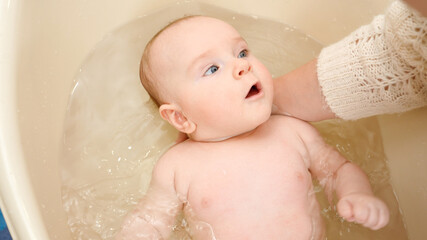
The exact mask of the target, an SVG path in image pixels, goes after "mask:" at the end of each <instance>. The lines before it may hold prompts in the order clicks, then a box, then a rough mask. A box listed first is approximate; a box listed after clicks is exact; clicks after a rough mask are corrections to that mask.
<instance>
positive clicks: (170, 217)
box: [116, 156, 182, 240]
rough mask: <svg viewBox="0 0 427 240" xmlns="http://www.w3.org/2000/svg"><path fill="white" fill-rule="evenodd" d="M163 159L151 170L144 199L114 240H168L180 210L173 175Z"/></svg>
mask: <svg viewBox="0 0 427 240" xmlns="http://www.w3.org/2000/svg"><path fill="white" fill-rule="evenodd" d="M167 162H169V161H167V160H166V159H165V156H163V157H162V158H161V159H160V160H159V161H158V162H157V164H156V166H155V168H154V170H153V176H152V179H151V183H150V187H149V189H148V191H147V194H146V195H145V197H144V198H143V199H142V200H141V202H140V203H139V204H138V205H137V206H136V208H135V210H134V211H133V212H132V213H130V214H129V215H128V216H127V217H126V219H125V220H124V222H123V224H122V229H121V231H120V232H119V234H118V235H117V236H116V239H117V240H140V239H144V240H145V239H156V240H158V239H167V237H168V236H169V234H170V233H171V232H172V228H173V226H174V224H175V217H176V215H177V214H178V212H179V211H180V210H181V208H182V202H180V201H179V199H178V197H177V194H176V192H175V187H174V171H173V168H172V167H171V166H170V164H168V163H167Z"/></svg>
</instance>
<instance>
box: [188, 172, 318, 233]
mask: <svg viewBox="0 0 427 240" xmlns="http://www.w3.org/2000/svg"><path fill="white" fill-rule="evenodd" d="M301 178H303V181H300V180H301ZM262 179H270V180H271V179H274V178H272V177H271V176H270V178H265V177H260V180H259V181H257V180H256V176H253V177H252V179H251V180H248V181H246V182H241V183H240V187H236V186H233V184H234V183H233V182H229V184H228V185H221V184H220V181H218V182H217V184H216V185H213V186H210V187H208V188H203V189H210V190H209V191H206V192H204V191H203V190H202V189H197V188H196V189H193V190H194V191H193V192H191V191H190V194H189V199H188V200H189V203H188V205H187V206H186V210H185V215H186V218H187V221H188V223H189V225H190V229H191V234H192V236H193V239H218V240H227V239H233V240H239V239H248V240H249V239H257V240H258V239H271V240H274V239H278V240H283V239H292V240H312V239H321V238H322V237H321V236H322V235H323V231H324V228H323V224H322V220H321V217H320V211H319V205H318V203H317V201H316V198H315V194H314V192H313V191H312V185H311V178H307V179H306V177H301V176H299V175H298V174H296V177H295V179H296V180H297V181H293V180H292V179H287V180H288V182H283V181H271V182H264V181H263V180H262Z"/></svg>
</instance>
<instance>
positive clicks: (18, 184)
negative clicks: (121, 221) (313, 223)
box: [0, 0, 427, 240]
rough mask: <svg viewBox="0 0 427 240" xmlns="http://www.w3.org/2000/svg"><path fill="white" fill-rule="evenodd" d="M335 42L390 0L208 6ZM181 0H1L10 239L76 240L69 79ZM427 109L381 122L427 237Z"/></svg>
mask: <svg viewBox="0 0 427 240" xmlns="http://www.w3.org/2000/svg"><path fill="white" fill-rule="evenodd" d="M203 2H206V3H209V4H212V5H219V6H221V7H224V8H228V9H233V10H235V11H236V10H237V11H238V12H242V13H247V14H251V15H256V16H261V17H265V18H269V19H273V20H277V21H281V22H284V23H287V24H289V25H291V26H295V27H296V28H298V29H300V30H301V31H302V32H305V33H307V34H309V35H310V36H312V37H313V38H315V39H317V40H318V41H320V42H321V43H323V44H325V45H328V44H331V43H333V42H335V41H337V40H339V39H341V38H342V37H344V36H345V35H346V34H348V33H350V32H351V31H352V30H354V29H356V28H357V27H358V26H360V25H362V24H366V23H369V22H370V20H371V19H372V17H373V16H375V15H377V14H379V13H381V12H383V11H384V9H385V8H386V6H387V5H388V4H389V3H390V1H389V0H375V1H372V0H358V1H356V0H323V1H318V0H304V1H302V0H287V1H277V0H264V1H262V3H261V2H260V1H255V0H245V1H237V0H235V1H229V0H205V1H203ZM171 4H176V1H175V0H173V1H172V0H157V1H140V0H127V1H126V4H124V3H123V1H113V0H91V1H88V0H75V1H56V0H44V1H27V0H16V1H11V0H7V1H6V0H1V1H0V43H1V44H0V83H1V85H0V176H1V179H0V191H1V198H0V207H1V209H2V211H3V214H4V216H5V218H6V221H7V223H8V226H9V230H10V232H11V234H12V236H13V239H21V240H27V239H37V240H46V239H61V240H66V239H71V234H70V232H69V229H68V226H67V224H66V215H65V212H64V210H63V208H62V204H61V190H60V187H61V186H60V175H59V165H58V156H60V148H61V139H62V134H63V132H62V130H63V123H64V117H65V112H66V106H67V101H68V97H69V94H70V91H71V87H72V81H73V77H74V75H75V74H76V72H77V71H78V69H79V65H80V64H81V62H82V60H83V59H84V58H85V56H86V55H87V54H88V53H89V52H90V50H91V49H92V48H93V46H94V45H95V44H96V43H97V42H99V41H100V40H101V39H102V38H103V36H104V35H105V34H107V33H108V32H111V31H112V30H113V29H115V28H117V27H118V26H120V25H123V24H125V23H127V22H129V21H131V20H134V19H135V18H137V17H139V16H142V15H143V14H147V13H150V12H152V11H154V10H156V9H159V8H162V7H163V6H165V5H171ZM426 120H427V108H422V109H418V110H414V111H411V112H408V113H404V114H398V115H384V116H379V117H378V121H379V123H380V129H381V133H382V137H383V143H384V151H385V153H386V155H387V158H388V165H389V168H390V173H391V181H392V185H393V187H394V189H395V192H396V195H397V198H398V200H399V203H400V207H401V209H402V213H403V216H404V221H405V224H406V227H407V232H408V236H409V238H410V239H412V240H417V239H419V240H421V239H426V237H427V228H426V227H425V223H426V222H427V174H425V172H426V170H427V134H426V133H427V125H426V124H425V123H426Z"/></svg>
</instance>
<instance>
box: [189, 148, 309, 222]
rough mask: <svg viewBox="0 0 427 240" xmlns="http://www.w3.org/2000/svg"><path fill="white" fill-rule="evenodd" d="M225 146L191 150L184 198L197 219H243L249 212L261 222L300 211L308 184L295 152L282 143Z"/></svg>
mask: <svg viewBox="0 0 427 240" xmlns="http://www.w3.org/2000/svg"><path fill="white" fill-rule="evenodd" d="M227 147H228V146H227ZM227 147H225V148H224V149H222V148H218V149H214V150H215V151H212V152H211V151H207V150H205V151H200V152H197V151H195V152H194V155H193V157H194V159H196V160H194V161H192V163H193V166H191V167H188V168H187V170H186V177H187V179H186V182H187V184H188V186H187V188H186V189H187V193H186V196H187V198H188V202H189V204H190V205H191V208H192V210H193V211H194V213H196V215H198V216H199V217H200V218H202V219H206V220H208V219H215V218H222V219H224V217H226V216H228V217H229V218H230V220H231V219H233V221H241V219H238V218H240V217H242V216H246V215H247V214H248V209H250V211H251V215H255V216H257V217H260V218H263V219H265V216H269V217H278V218H280V217H286V216H284V215H283V214H284V213H286V214H289V213H291V212H292V211H291V212H289V210H288V209H289V208H293V209H295V211H297V209H299V208H301V209H302V208H303V205H304V204H305V203H306V200H307V194H308V191H309V190H310V189H311V186H312V182H311V176H310V174H309V172H308V170H307V166H306V164H305V163H304V160H303V157H302V156H301V154H300V152H299V151H297V150H295V149H294V148H293V147H290V146H286V145H283V144H281V145H279V144H269V145H268V146H266V145H264V146H261V145H259V146H257V145H251V146H246V147H242V148H234V149H231V148H230V149H227ZM281 213H282V215H280V214H281ZM273 215H277V216H273ZM255 219H256V218H255Z"/></svg>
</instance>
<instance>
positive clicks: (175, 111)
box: [159, 104, 196, 134]
mask: <svg viewBox="0 0 427 240" xmlns="http://www.w3.org/2000/svg"><path fill="white" fill-rule="evenodd" d="M159 112H160V116H162V118H163V119H164V120H166V121H168V122H169V123H170V124H171V125H172V126H174V127H175V128H176V129H177V130H178V131H180V132H183V133H186V134H190V133H193V132H194V131H195V130H196V124H195V123H194V122H193V121H191V120H190V119H188V118H187V117H186V116H185V115H184V114H183V113H182V112H181V110H180V109H179V108H178V106H176V105H175V104H163V105H161V106H160V108H159Z"/></svg>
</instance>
